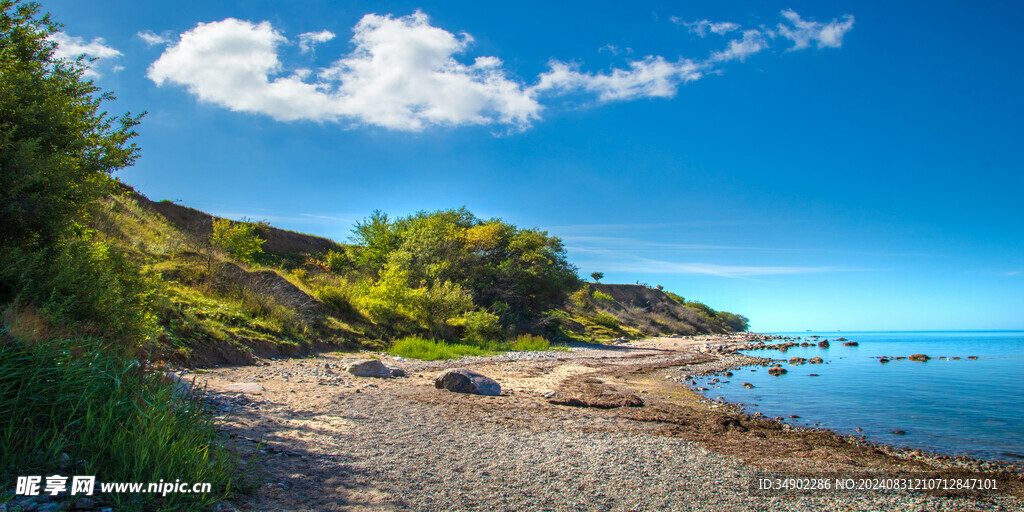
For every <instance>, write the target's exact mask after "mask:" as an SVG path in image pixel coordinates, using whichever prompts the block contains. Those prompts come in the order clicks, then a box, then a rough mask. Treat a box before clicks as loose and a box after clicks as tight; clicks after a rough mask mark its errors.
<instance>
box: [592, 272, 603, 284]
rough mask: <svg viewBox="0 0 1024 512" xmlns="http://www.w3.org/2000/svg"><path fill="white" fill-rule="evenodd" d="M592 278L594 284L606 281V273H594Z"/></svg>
mask: <svg viewBox="0 0 1024 512" xmlns="http://www.w3.org/2000/svg"><path fill="white" fill-rule="evenodd" d="M590 278H591V279H593V280H594V282H595V283H596V282H598V281H600V280H602V279H604V272H592V273H591V274H590Z"/></svg>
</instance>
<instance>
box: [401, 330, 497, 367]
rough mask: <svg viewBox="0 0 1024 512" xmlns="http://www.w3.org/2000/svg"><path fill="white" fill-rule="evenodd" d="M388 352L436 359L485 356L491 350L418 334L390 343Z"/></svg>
mask: <svg viewBox="0 0 1024 512" xmlns="http://www.w3.org/2000/svg"><path fill="white" fill-rule="evenodd" d="M388 353H389V354H392V355H396V356H401V357H406V358H409V359H420V360H423V361H438V360H444V359H458V358H460V357H464V356H486V355H491V354H492V353H493V352H491V351H489V350H486V349H483V348H480V347H475V346H471V345H464V344H461V343H446V342H444V341H434V340H428V339H424V338H421V337H419V336H408V337H405V338H402V339H400V340H398V341H396V342H394V343H392V344H391V347H390V348H388Z"/></svg>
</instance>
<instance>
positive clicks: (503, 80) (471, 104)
mask: <svg viewBox="0 0 1024 512" xmlns="http://www.w3.org/2000/svg"><path fill="white" fill-rule="evenodd" d="M353 30H354V33H355V34H354V36H353V37H352V44H353V45H354V46H355V49H354V50H353V51H352V52H351V53H349V54H348V55H346V56H344V57H343V58H341V59H339V60H338V61H336V62H335V63H333V64H332V65H331V66H329V67H328V68H325V69H321V70H319V72H317V73H315V74H312V73H309V72H308V71H307V70H299V71H292V72H291V74H285V73H284V68H283V66H282V64H281V62H280V60H279V59H278V54H277V47H278V46H279V45H280V44H282V43H284V42H286V41H287V40H286V38H285V37H284V36H283V35H281V34H279V33H278V32H277V31H275V30H274V29H273V27H271V25H270V24H269V23H268V22H263V23H259V24H254V23H251V22H248V21H242V20H237V19H233V18H229V19H226V20H223V21H218V22H212V23H200V24H199V25H198V26H197V27H196V28H194V29H192V30H190V31H188V32H186V33H184V34H182V36H181V40H180V41H179V42H178V44H176V45H175V46H173V47H171V48H168V49H167V50H166V51H165V52H164V54H163V55H161V56H160V58H159V59H158V60H157V61H156V62H154V63H153V64H152V66H150V69H149V73H148V76H149V78H150V79H151V80H153V81H154V82H155V83H156V84H157V85H164V84H168V83H170V84H178V85H183V86H185V87H186V88H188V90H189V91H190V92H192V93H193V94H195V95H196V96H197V97H199V98H200V99H201V100H204V101H207V102H211V103H214V104H217V105H221V106H224V107H227V108H229V109H232V110H236V111H242V112H255V113H263V114H267V115H270V116H271V117H273V118H274V119H278V120H282V121H294V120H300V119H305V120H313V121H341V120H350V121H354V122H356V123H360V124H370V125H376V126H382V127H385V128H391V129H396V130H410V131H418V130H422V129H423V128H424V127H427V126H432V125H462V124H488V123H493V122H500V123H505V124H509V125H514V126H519V127H525V126H527V125H528V124H529V123H530V121H531V120H532V119H535V118H536V117H537V114H538V112H539V111H540V109H541V107H540V105H539V104H538V103H537V102H536V101H535V100H534V99H533V97H532V95H531V94H530V93H529V92H528V91H526V90H525V88H524V87H523V86H522V85H521V84H519V83H518V82H515V81H513V80H511V79H509V78H508V77H507V76H506V75H505V73H504V71H503V70H502V69H501V65H502V63H501V60H500V59H498V58H496V57H478V58H477V59H476V60H475V61H474V62H473V63H472V64H464V63H461V62H459V61H457V60H456V59H455V56H456V55H458V54H461V53H464V52H465V51H466V49H467V48H468V46H469V45H470V44H471V43H472V38H471V37H470V36H469V35H468V34H462V35H458V36H457V35H455V34H452V33H450V32H447V31H445V30H443V29H440V28H437V27H433V26H431V25H430V23H429V19H428V18H427V16H426V15H425V14H423V13H420V12H417V13H415V14H412V15H410V16H404V17H399V18H395V17H392V16H378V15H375V14H369V15H366V16H364V17H363V18H362V20H360V21H359V23H358V24H356V26H355V28H354V29H353ZM310 76H313V78H314V79H315V80H314V81H312V82H307V81H305V80H306V79H307V78H308V77H310Z"/></svg>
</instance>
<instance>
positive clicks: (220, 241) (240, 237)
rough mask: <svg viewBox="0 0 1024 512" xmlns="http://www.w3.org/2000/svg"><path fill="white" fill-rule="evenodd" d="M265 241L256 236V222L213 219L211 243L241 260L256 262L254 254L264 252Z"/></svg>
mask: <svg viewBox="0 0 1024 512" xmlns="http://www.w3.org/2000/svg"><path fill="white" fill-rule="evenodd" d="M243 221H244V219H243ZM263 242H265V240H263V239H262V238H260V237H258V236H256V225H255V224H252V223H250V222H231V221H230V220H228V219H213V233H211V234H210V244H212V245H213V246H214V247H216V248H218V249H220V250H222V251H224V252H226V253H228V254H230V255H231V256H232V257H234V258H236V259H238V260H239V261H243V262H245V263H253V262H255V261H256V260H255V258H254V256H255V255H256V254H260V253H262V252H263Z"/></svg>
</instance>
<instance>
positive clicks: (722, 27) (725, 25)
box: [669, 16, 740, 37]
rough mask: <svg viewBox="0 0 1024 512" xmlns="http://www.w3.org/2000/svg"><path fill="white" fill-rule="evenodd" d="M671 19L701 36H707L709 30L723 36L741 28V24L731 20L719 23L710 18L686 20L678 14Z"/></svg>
mask: <svg viewBox="0 0 1024 512" xmlns="http://www.w3.org/2000/svg"><path fill="white" fill-rule="evenodd" d="M669 20H670V21H671V22H672V23H675V24H676V25H682V26H684V27H686V28H688V29H689V30H690V33H692V34H697V35H698V36H700V37H706V36H707V35H708V32H711V33H712V34H718V35H720V36H722V35H725V34H727V33H729V32H732V31H733V30H739V29H740V26H739V24H737V23H733V22H731V21H721V22H718V23H715V22H713V21H708V20H697V21H686V20H684V19H682V18H680V17H678V16H672V17H671V18H669Z"/></svg>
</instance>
